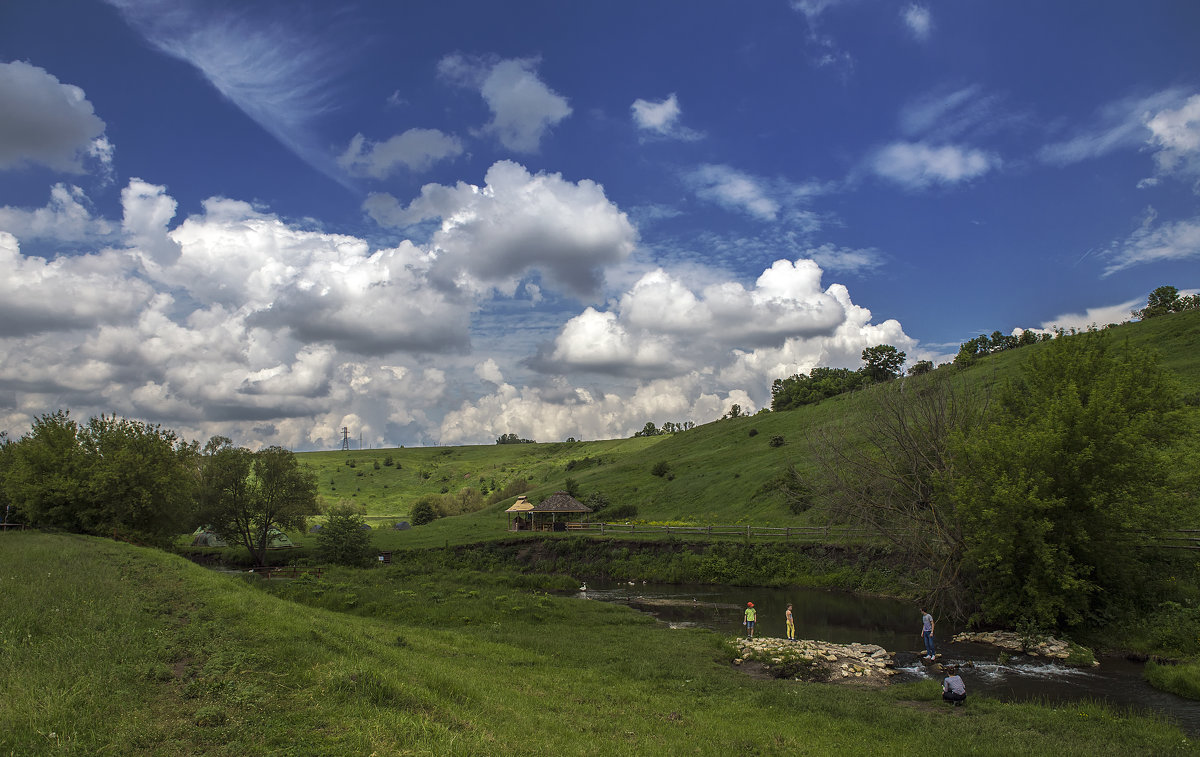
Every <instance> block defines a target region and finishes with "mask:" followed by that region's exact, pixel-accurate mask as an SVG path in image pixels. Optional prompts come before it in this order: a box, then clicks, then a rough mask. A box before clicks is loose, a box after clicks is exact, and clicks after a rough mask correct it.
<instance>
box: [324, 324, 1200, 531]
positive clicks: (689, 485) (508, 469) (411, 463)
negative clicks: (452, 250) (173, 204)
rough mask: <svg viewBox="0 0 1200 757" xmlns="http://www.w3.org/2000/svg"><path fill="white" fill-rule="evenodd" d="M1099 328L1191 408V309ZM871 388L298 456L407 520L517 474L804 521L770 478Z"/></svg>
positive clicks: (339, 495) (335, 495) (455, 525)
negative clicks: (564, 436) (562, 431)
mask: <svg viewBox="0 0 1200 757" xmlns="http://www.w3.org/2000/svg"><path fill="white" fill-rule="evenodd" d="M1110 333H1111V335H1112V336H1113V337H1114V338H1116V339H1117V340H1118V341H1119V343H1121V344H1128V345H1130V346H1132V347H1149V348H1151V349H1154V350H1157V351H1158V352H1159V353H1160V354H1161V355H1162V360H1163V362H1164V364H1165V365H1166V366H1167V367H1169V368H1170V369H1171V370H1173V371H1174V372H1175V373H1176V374H1177V375H1178V376H1179V378H1180V381H1181V383H1182V384H1183V386H1184V391H1185V394H1188V395H1190V396H1191V397H1192V398H1193V399H1192V401H1191V402H1192V410H1193V412H1197V408H1196V404H1197V403H1196V401H1195V398H1196V397H1197V396H1200V311H1189V312H1185V313H1178V314H1173V315H1167V316H1162V317H1158V318H1153V319H1150V320H1148V321H1144V322H1138V323H1129V324H1124V325H1121V326H1116V327H1113V328H1112V329H1110ZM1038 349H1040V346H1039V345H1032V346H1028V347H1023V348H1020V349H1016V350H1010V351H1007V352H1002V353H999V354H996V355H992V356H989V357H987V358H985V359H983V360H980V361H979V362H978V363H977V364H976V365H974V366H972V367H971V368H969V369H967V370H966V371H964V372H963V378H964V379H965V380H966V381H968V382H970V383H972V384H974V385H976V386H983V385H986V384H988V383H990V382H997V381H1004V380H1006V379H1008V378H1010V377H1012V376H1014V375H1016V373H1017V371H1018V370H1019V368H1020V365H1021V364H1022V363H1023V362H1024V361H1025V360H1026V359H1027V357H1028V356H1029V355H1030V354H1032V353H1033V351H1035V350H1038ZM941 370H954V369H953V368H943V369H941ZM871 391H872V390H871V389H869V388H868V389H866V390H863V391H860V392H855V393H852V394H847V395H842V396H838V397H834V398H831V399H829V400H826V401H825V402H822V403H820V404H818V405H810V406H806V407H802V408H799V409H796V410H790V411H786V412H781V413H759V414H757V415H754V416H750V417H743V418H737V419H728V420H722V421H717V422H714V423H709V424H705V425H703V426H698V427H696V428H694V429H691V430H689V431H685V432H680V433H676V434H670V435H664V436H656V437H648V438H633V439H614V440H605V441H589V442H573V443H567V442H556V443H542V444H504V445H484V446H470V447H434V448H401V449H380V450H363V451H354V452H313V453H304V454H302V455H301V459H302V461H303V462H305V463H307V464H309V465H311V466H313V467H314V468H315V469H316V470H317V471H318V476H319V482H320V493H321V495H322V497H324V498H325V499H326V500H327V501H337V500H339V499H346V500H349V501H351V502H354V503H359V504H362V505H364V506H365V507H366V509H367V512H368V513H369V514H370V515H373V516H380V519H381V520H382V521H384V522H388V523H390V522H391V521H394V520H398V519H402V518H405V517H407V515H408V513H409V511H410V508H411V507H412V504H413V503H414V502H415V501H416V500H417V499H418V498H419V497H421V496H422V495H426V494H439V493H442V492H443V491H444V492H447V493H454V492H457V491H459V490H460V489H462V488H463V487H474V488H476V489H478V488H479V487H480V486H481V485H486V486H487V487H488V488H489V490H494V489H496V488H503V487H504V486H505V485H507V484H508V483H510V482H512V481H514V480H516V479H522V478H523V479H526V480H528V481H529V484H530V486H529V489H528V491H527V492H526V493H527V494H529V495H530V498H531V499H533V500H534V501H537V500H539V499H541V498H543V497H545V496H547V495H548V494H550V493H552V492H554V491H557V490H561V489H563V488H565V486H566V481H567V479H568V478H572V479H574V480H575V482H576V483H577V485H578V487H579V490H580V492H581V496H586V495H587V494H589V493H591V492H601V493H603V494H605V495H606V496H607V497H608V498H609V500H610V501H611V502H612V503H613V504H618V505H619V504H631V505H634V506H636V507H637V508H638V517H639V519H641V520H647V521H653V522H686V523H706V524H738V523H754V524H758V525H805V524H806V523H808V522H809V520H810V519H811V518H812V517H813V514H808V513H805V514H800V515H795V514H792V513H791V512H789V511H788V509H787V508H786V506H785V501H784V496H783V494H782V493H781V491H780V486H779V485H780V480H779V479H780V476H781V474H782V473H783V472H784V471H785V470H786V469H787V468H788V466H789V465H795V466H796V468H797V469H798V470H799V471H801V472H802V473H811V472H812V471H813V470H814V464H813V462H812V452H811V449H810V445H811V444H813V443H814V442H813V438H812V432H813V430H815V429H818V428H820V427H822V426H826V425H828V424H845V425H846V426H847V427H850V428H855V427H859V426H861V425H862V421H863V416H864V413H866V412H869V407H868V400H869V396H868V395H869V393H870V392H871ZM647 420H653V419H647ZM773 437H782V439H783V441H784V443H783V444H782V445H780V446H772V442H771V440H772V438H773ZM389 459H390V460H391V462H392V464H391V465H387V462H388V460H389ZM660 461H665V462H666V463H667V464H668V465H669V466H670V472H669V474H668V475H666V476H662V477H659V476H655V475H653V474H652V473H651V469H652V468H653V466H654V465H655V464H656V463H658V462H660ZM351 463H352V464H353V467H351V465H350V464H351ZM512 501H513V500H512V499H511V498H510V499H507V500H505V501H503V502H501V503H498V504H496V505H493V506H491V507H488V508H485V509H484V510H482V511H480V512H478V513H472V514H470V515H464V516H457V517H455V518H452V519H448V520H449V521H450V522H443V521H439V522H438V523H435V524H432V525H430V526H424V527H422V529H421V530H428V533H427V534H425V539H423V540H429V541H431V543H437V544H441V543H442V541H441V540H442V539H446V540H450V541H454V542H460V541H462V540H464V539H467V540H470V539H473V538H476V537H481V538H487V536H488V535H494V534H495V533H496V531H495V530H496V526H497V525H498V524H499V523H502V522H503V515H502V511H503V509H504V508H505V507H507V506H508V505H509V504H511V502H512ZM410 538H411V537H410Z"/></svg>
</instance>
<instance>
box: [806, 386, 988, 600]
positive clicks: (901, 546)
mask: <svg viewBox="0 0 1200 757" xmlns="http://www.w3.org/2000/svg"><path fill="white" fill-rule="evenodd" d="M864 399H865V401H866V404H867V408H866V411H865V413H864V415H863V416H860V417H862V418H863V420H861V421H860V422H858V423H856V424H854V425H853V426H852V425H849V424H847V423H839V424H831V425H828V426H824V427H821V428H818V429H817V430H815V431H814V432H813V438H812V440H811V441H812V445H811V447H812V449H813V450H814V452H815V456H816V460H817V463H818V465H819V467H820V470H821V473H822V484H823V494H824V495H825V499H826V500H827V502H828V504H829V505H830V512H831V515H832V516H833V517H835V518H838V519H839V520H842V521H843V522H850V523H853V524H855V525H857V526H859V527H860V528H864V529H867V530H869V531H871V532H873V533H875V534H876V535H878V536H879V537H880V538H882V539H884V540H886V541H887V542H889V543H891V544H892V545H893V546H894V547H895V548H896V549H897V551H898V552H900V553H901V554H903V555H905V556H906V557H908V558H909V559H910V560H911V561H912V565H913V567H914V568H924V569H928V571H929V573H930V575H931V583H930V586H929V587H928V589H927V591H926V596H925V597H924V598H925V599H927V600H928V601H930V602H931V603H934V604H936V605H937V606H938V607H939V608H941V609H942V610H943V611H944V612H947V613H949V614H950V615H952V616H955V617H959V618H962V617H965V616H966V614H967V613H968V612H969V610H970V607H971V602H970V601H969V599H968V598H967V597H965V596H964V593H963V591H962V585H963V581H962V576H961V574H960V573H961V568H962V557H963V553H964V547H965V544H964V535H963V527H962V523H961V522H960V521H959V519H958V517H956V513H955V508H954V502H953V500H952V498H951V496H950V493H949V485H950V483H951V482H950V479H951V474H952V472H953V469H954V464H955V460H954V456H953V452H952V450H953V444H952V440H953V438H954V436H955V435H956V434H969V433H971V431H972V429H974V428H976V427H977V426H978V424H979V423H980V422H981V420H982V418H983V416H984V414H985V413H986V411H987V392H986V390H982V391H981V390H978V389H974V388H973V387H968V386H966V385H965V384H963V383H962V381H961V379H960V378H958V377H955V376H954V375H953V374H951V373H950V372H949V371H947V370H942V371H935V372H933V373H929V374H925V375H918V376H909V377H907V378H904V379H900V380H898V381H894V382H890V383H888V384H883V385H878V386H875V387H873V388H872V389H870V390H868V391H867V392H865V393H864Z"/></svg>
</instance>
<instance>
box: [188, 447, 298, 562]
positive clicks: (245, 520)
mask: <svg viewBox="0 0 1200 757" xmlns="http://www.w3.org/2000/svg"><path fill="white" fill-rule="evenodd" d="M200 492H201V495H200V503H201V508H200V515H201V518H202V520H203V521H204V522H205V523H206V524H207V525H208V526H209V527H210V528H212V529H213V530H215V531H216V532H217V533H219V534H221V536H222V537H224V538H225V539H226V540H228V541H237V542H240V543H241V544H242V545H243V546H245V547H246V550H247V551H248V552H249V553H250V557H251V559H253V560H254V563H255V565H263V564H264V562H265V560H266V553H267V547H268V546H269V545H270V543H271V538H272V532H273V531H275V530H276V529H278V530H281V531H282V530H285V529H288V528H292V529H296V528H299V529H303V528H304V525H305V520H306V518H307V516H309V515H316V514H317V513H318V512H319V509H318V507H317V477H316V474H315V473H313V472H312V471H311V470H310V469H309V468H308V467H307V466H302V465H301V464H300V463H299V461H297V459H296V455H295V454H294V453H292V452H291V451H290V450H286V449H283V448H282V447H267V448H266V449H263V450H260V451H258V452H251V451H249V450H247V449H245V448H243V447H234V446H233V443H232V442H231V441H230V440H229V439H227V438H225V437H219V436H215V437H213V438H212V439H210V440H209V442H208V443H207V444H206V445H205V446H204V454H203V458H202V465H201V483H200Z"/></svg>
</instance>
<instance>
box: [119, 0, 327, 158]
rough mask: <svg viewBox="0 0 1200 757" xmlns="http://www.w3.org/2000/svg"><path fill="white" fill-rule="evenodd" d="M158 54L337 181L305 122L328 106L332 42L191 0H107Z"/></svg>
mask: <svg viewBox="0 0 1200 757" xmlns="http://www.w3.org/2000/svg"><path fill="white" fill-rule="evenodd" d="M106 1H107V2H108V3H109V4H110V5H112V6H114V7H115V8H117V9H118V10H119V11H120V12H121V15H122V16H123V17H124V18H125V20H126V21H127V22H128V23H129V24H130V25H131V26H132V27H133V28H134V29H136V30H137V31H138V32H139V33H140V34H141V35H142V36H143V37H144V38H145V39H146V41H147V42H149V43H150V44H151V45H153V46H154V47H155V48H157V49H158V50H159V51H161V52H162V53H164V54H166V55H169V56H171V57H173V58H176V59H178V60H181V61H184V62H185V63H188V64H189V65H192V66H194V67H195V68H196V70H198V71H199V72H200V73H201V74H202V75H203V76H204V78H205V79H206V80H207V81H208V82H209V84H211V85H212V86H213V87H214V88H215V89H216V90H217V91H218V92H220V93H221V94H222V95H223V96H224V97H225V98H226V99H228V100H229V101H230V102H231V103H233V104H234V105H235V106H236V107H237V108H238V109H239V110H241V111H242V112H243V113H245V114H246V115H247V116H248V117H249V118H251V119H252V120H253V121H254V122H255V123H257V124H258V125H259V126H261V127H262V128H263V129H265V130H266V131H267V132H268V133H270V134H271V135H272V136H274V137H275V138H276V139H278V140H279V141H280V142H281V143H282V144H283V145H284V146H286V147H287V148H288V149H289V150H291V151H292V152H293V153H295V154H296V155H297V156H298V157H300V158H301V159H302V160H304V161H305V162H306V163H308V164H309V165H311V166H313V167H314V168H316V169H318V170H319V171H321V172H322V173H325V174H326V175H327V176H330V177H331V178H334V179H337V180H339V181H340V180H341V179H342V177H341V174H340V172H339V171H338V167H337V165H336V163H335V162H334V161H333V159H332V156H331V155H330V154H329V152H328V151H327V150H326V149H325V148H324V147H321V146H319V145H318V141H317V140H316V139H315V137H314V136H313V134H312V122H313V120H314V119H315V118H317V117H318V116H320V115H321V114H323V113H326V112H328V111H330V110H331V109H332V108H333V107H334V103H333V99H332V80H333V77H334V76H335V74H336V72H337V64H336V61H338V60H340V59H341V57H342V56H340V55H339V54H338V52H339V51H338V50H337V47H336V45H335V44H334V43H333V42H331V41H326V40H325V39H324V38H323V37H322V35H320V34H318V33H316V32H315V31H307V30H305V29H304V28H302V27H301V25H300V23H299V21H300V16H299V15H292V16H290V17H289V20H288V21H287V22H283V21H281V20H280V19H279V18H270V19H262V18H258V17H256V16H255V15H253V10H252V9H253V6H250V5H247V6H243V7H245V8H248V9H250V10H243V11H241V12H237V11H233V10H230V9H228V8H223V9H220V10H214V8H212V7H210V6H206V5H203V4H201V3H198V2H191V1H190V0H106Z"/></svg>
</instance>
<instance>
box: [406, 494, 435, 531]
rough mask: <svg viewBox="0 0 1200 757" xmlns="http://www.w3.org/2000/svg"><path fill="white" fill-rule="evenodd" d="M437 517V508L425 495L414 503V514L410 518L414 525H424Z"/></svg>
mask: <svg viewBox="0 0 1200 757" xmlns="http://www.w3.org/2000/svg"><path fill="white" fill-rule="evenodd" d="M437 517H438V513H437V508H435V507H434V506H433V503H432V502H430V501H429V498H428V497H423V498H421V499H420V500H418V501H417V504H415V505H413V509H412V514H411V515H410V516H409V518H408V519H409V522H411V523H412V524H413V525H414V526H423V525H425V524H426V523H432V522H434V521H435V520H437Z"/></svg>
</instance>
